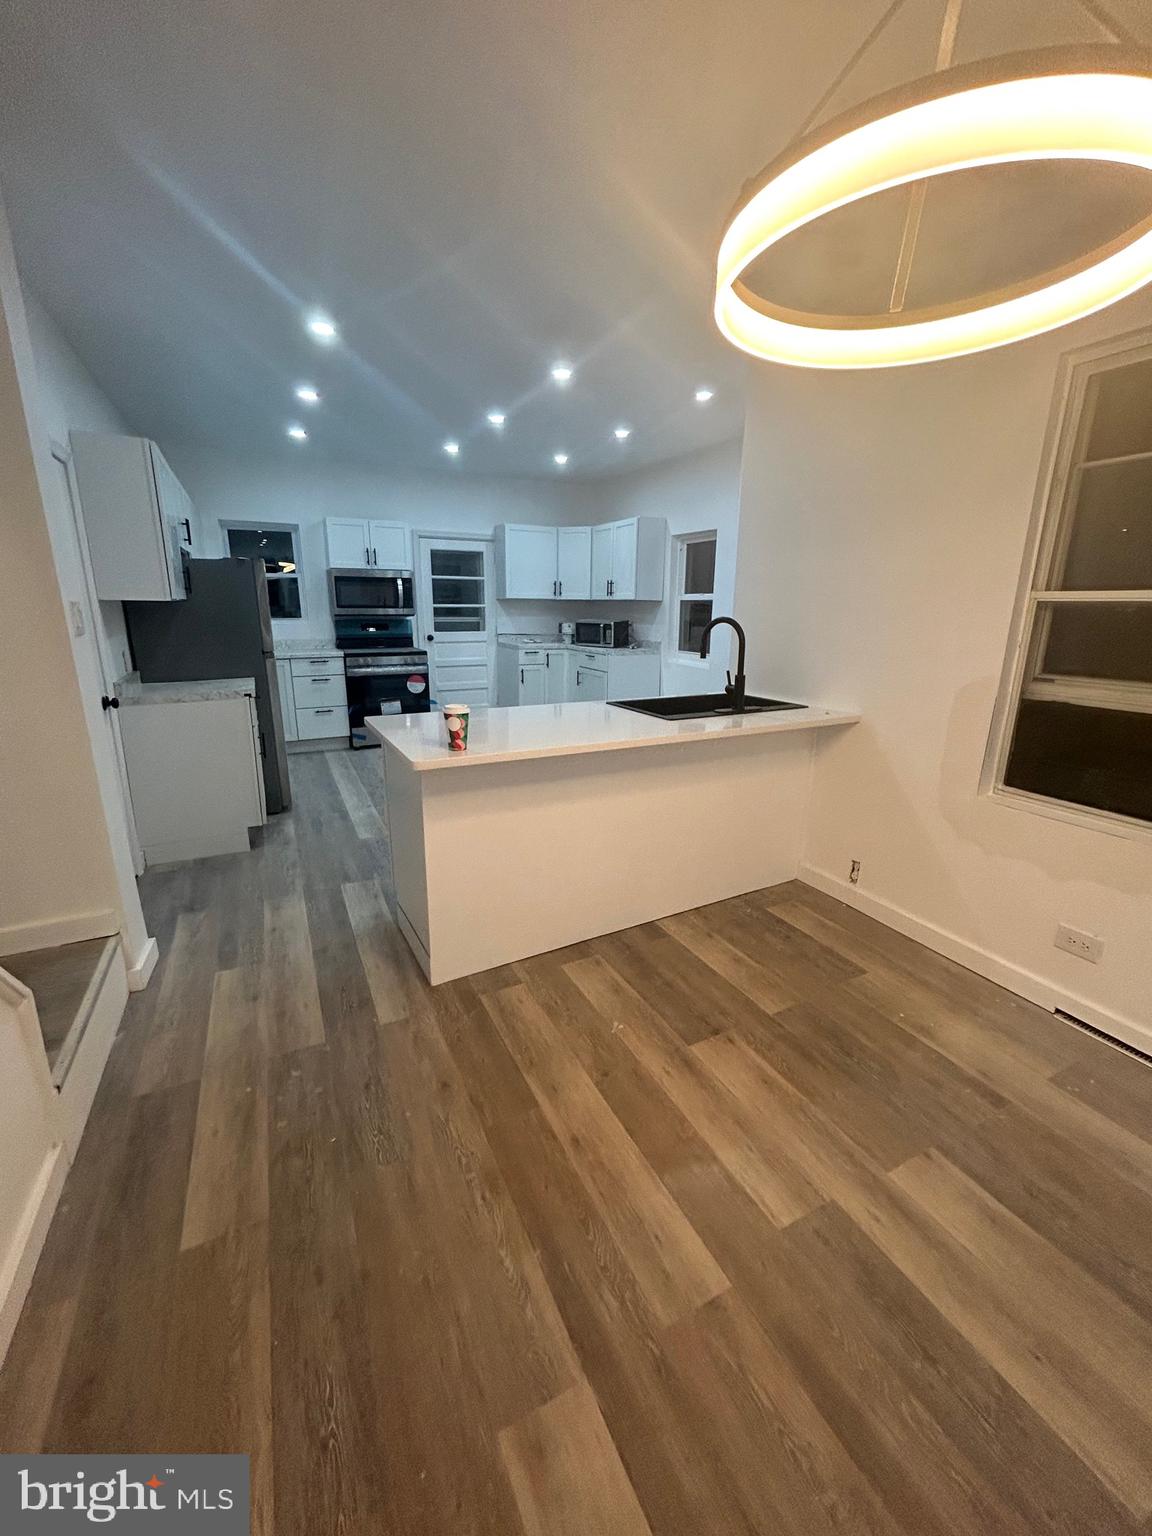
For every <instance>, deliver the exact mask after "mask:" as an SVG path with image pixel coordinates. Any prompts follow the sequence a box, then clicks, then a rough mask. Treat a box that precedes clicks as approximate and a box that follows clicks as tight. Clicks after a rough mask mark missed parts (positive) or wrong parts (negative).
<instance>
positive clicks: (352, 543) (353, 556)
mask: <svg viewBox="0 0 1152 1536" xmlns="http://www.w3.org/2000/svg"><path fill="white" fill-rule="evenodd" d="M324 531H325V534H326V535H327V539H328V564H329V565H338V566H344V567H346V568H347V569H349V570H363V569H364V568H365V566H369V565H371V564H372V560H371V553H372V547H371V544H370V542H369V533H368V524H367V523H366V522H364V520H363V519H362V518H359V517H328V518H325V519H324Z"/></svg>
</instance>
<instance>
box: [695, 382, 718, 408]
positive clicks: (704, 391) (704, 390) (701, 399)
mask: <svg viewBox="0 0 1152 1536" xmlns="http://www.w3.org/2000/svg"><path fill="white" fill-rule="evenodd" d="M715 393H716V391H715V390H714V389H709V388H708V386H707V385H702V386H701V387H700V388H699V389H698V390H697V391H696V404H697V405H707V404H708V402H709V400H711V398H712V396H713V395H714V394H715Z"/></svg>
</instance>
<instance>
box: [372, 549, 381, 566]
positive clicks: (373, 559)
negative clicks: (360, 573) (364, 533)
mask: <svg viewBox="0 0 1152 1536" xmlns="http://www.w3.org/2000/svg"><path fill="white" fill-rule="evenodd" d="M379 563H380V562H379V561H378V560H377V558H376V546H375V544H373V546H372V564H373V565H379Z"/></svg>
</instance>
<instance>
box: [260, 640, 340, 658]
mask: <svg viewBox="0 0 1152 1536" xmlns="http://www.w3.org/2000/svg"><path fill="white" fill-rule="evenodd" d="M272 654H273V655H274V656H275V657H276V660H277V661H290V660H291V659H292V657H293V656H343V654H344V652H343V651H341V650H338V649H337V647H336V646H335V645H333V643H332V641H331V640H309V639H306V638H305V639H298V640H276V641H274V642H273V645H272Z"/></svg>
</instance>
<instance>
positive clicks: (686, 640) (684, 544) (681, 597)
mask: <svg viewBox="0 0 1152 1536" xmlns="http://www.w3.org/2000/svg"><path fill="white" fill-rule="evenodd" d="M715 588H716V534H715V532H712V533H686V534H682V535H681V536H680V538H679V539H677V541H676V598H677V601H676V608H675V611H674V623H675V625H676V637H675V644H676V649H677V650H678V651H681V652H683V653H684V654H685V655H692V656H696V655H699V652H700V637H701V635H702V634H703V633H704V626H705V625H706V624H707V623H708V622H709V620H710V619H711V618H712V602H713V595H714V592H715Z"/></svg>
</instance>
